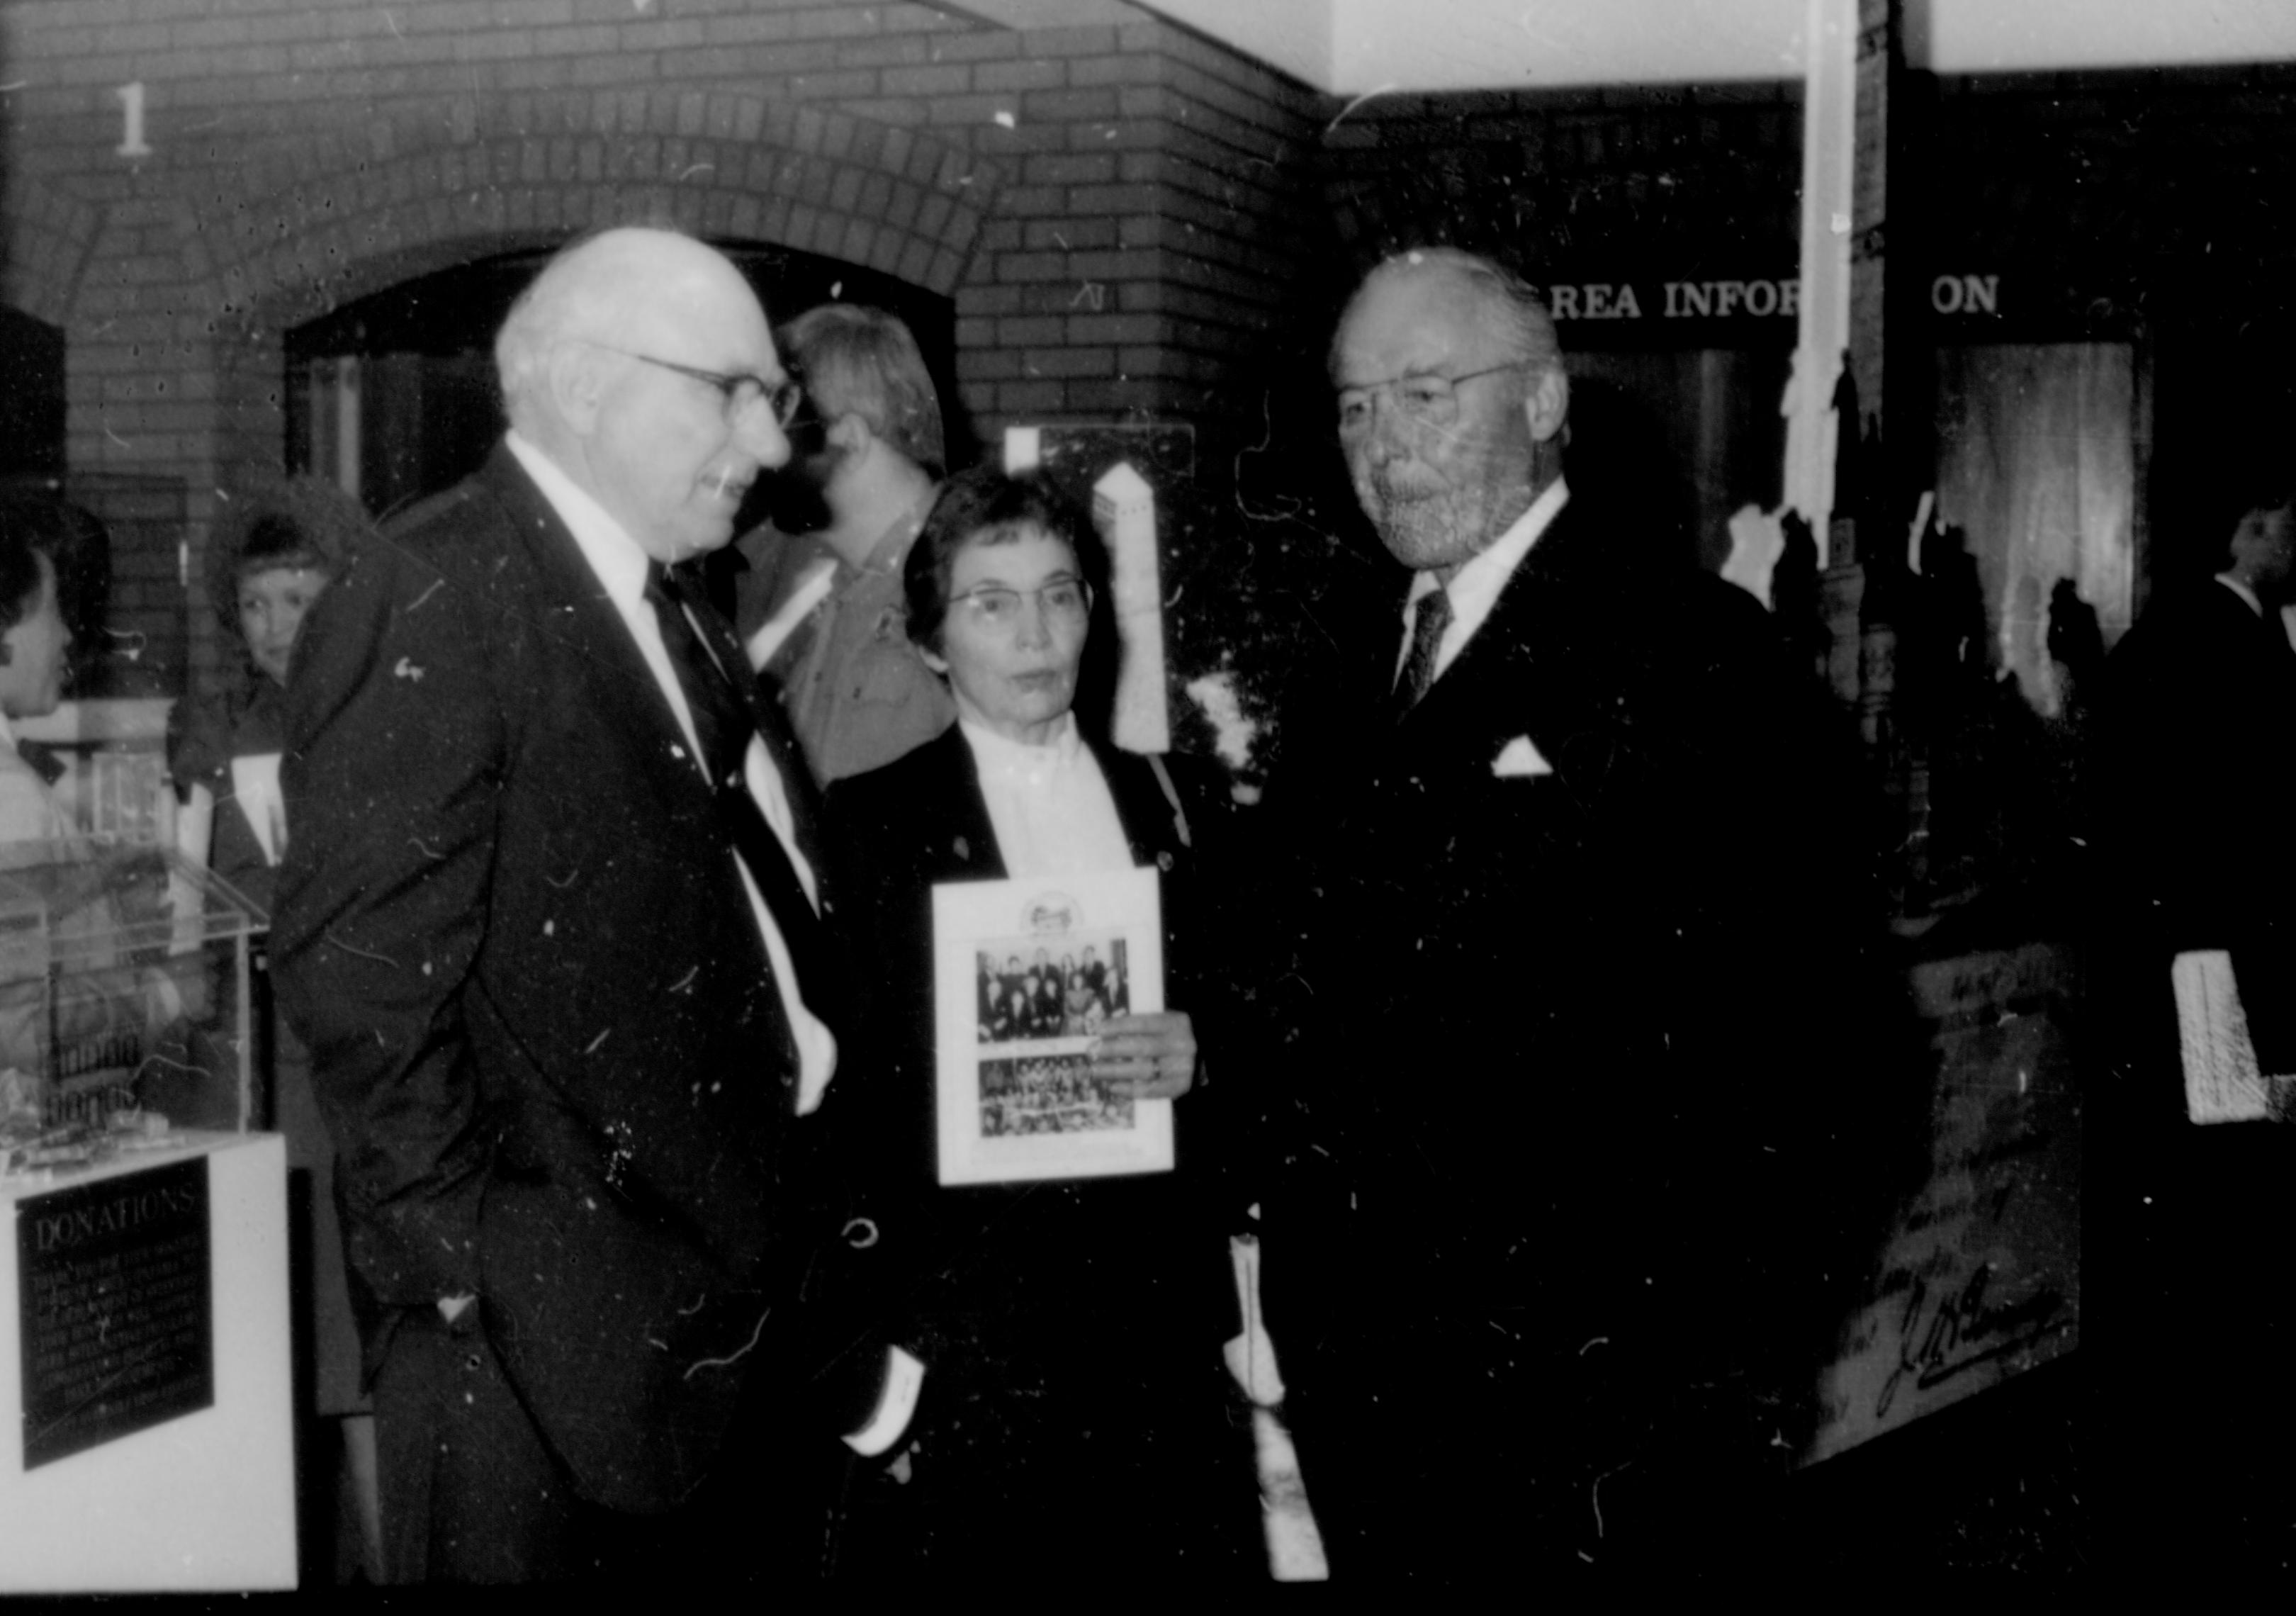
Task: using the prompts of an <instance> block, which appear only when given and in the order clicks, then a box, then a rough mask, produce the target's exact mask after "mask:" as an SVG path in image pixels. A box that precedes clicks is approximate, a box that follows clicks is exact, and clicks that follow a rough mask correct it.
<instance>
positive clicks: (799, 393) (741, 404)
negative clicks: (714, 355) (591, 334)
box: [593, 342, 805, 426]
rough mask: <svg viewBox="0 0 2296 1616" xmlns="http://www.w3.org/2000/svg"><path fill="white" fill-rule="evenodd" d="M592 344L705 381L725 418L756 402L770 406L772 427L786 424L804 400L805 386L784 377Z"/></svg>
mask: <svg viewBox="0 0 2296 1616" xmlns="http://www.w3.org/2000/svg"><path fill="white" fill-rule="evenodd" d="M593 346H594V347H598V348H603V349H605V350H606V351H607V352H608V353H610V354H619V355H621V356H622V357H623V358H625V359H635V360H637V361H638V362H639V363H640V364H643V365H657V366H659V367H660V368H661V369H663V370H666V371H675V372H676V373H678V374H679V375H681V376H690V377H692V378H693V380H694V381H701V382H706V383H707V384H709V386H711V387H714V388H716V389H717V396H718V397H719V398H722V399H724V400H725V404H726V420H728V421H739V420H740V419H741V418H742V416H744V415H746V414H749V413H750V411H751V410H752V409H754V408H756V407H757V406H758V405H760V404H765V405H768V406H771V407H772V409H773V412H774V423H775V425H776V426H787V425H788V424H789V423H790V422H792V421H794V420H796V419H797V413H798V411H799V408H800V407H801V406H803V405H804V403H805V389H804V388H802V387H800V386H799V385H798V383H797V382H796V381H792V380H791V379H790V378H789V377H787V376H784V377H783V378H782V379H781V380H780V381H767V380H766V379H765V378H764V377H763V376H752V375H748V374H745V373H737V374H734V375H727V374H726V373H724V372H722V371H714V370H701V369H699V368H697V367H695V366H693V365H678V364H676V363H674V362H673V361H671V360H668V359H657V358H655V357H653V356H652V354H642V353H639V352H637V351H636V350H635V349H627V348H616V347H615V346H614V345H613V344H612V343H611V342H599V343H594V345H593Z"/></svg>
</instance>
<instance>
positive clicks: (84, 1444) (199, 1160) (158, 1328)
mask: <svg viewBox="0 0 2296 1616" xmlns="http://www.w3.org/2000/svg"><path fill="white" fill-rule="evenodd" d="M16 1255H17V1276H18V1297H17V1305H18V1308H20V1310H21V1323H22V1332H23V1335H22V1340H23V1371H24V1468H25V1469H26V1470H28V1471H29V1470H31V1469H33V1468H35V1467H36V1466H38V1465H41V1464H47V1463H49V1462H50V1461H52V1460H55V1459H61V1458H65V1457H68V1456H70V1455H72V1454H76V1453H78V1452H81V1451H82V1450H84V1449H86V1448H94V1447H97V1446H99V1445H100V1444H102V1443H105V1442H109V1441H112V1440H115V1439H117V1438H119V1437H124V1436H127V1435H129V1434H130V1433H132V1432H135V1431H142V1430H144V1429H146V1428H147V1427H150V1426H153V1425H158V1424H161V1423H165V1422H167V1421H168V1420H172V1419H174V1418H176V1416H178V1415H184V1414H189V1413H191V1412H193V1410H195V1409H200V1408H207V1407H212V1406H213V1405H214V1403H215V1317H214V1308H213V1301H212V1294H213V1285H212V1269H213V1253H212V1251H211V1248H210V1244H209V1232H208V1163H207V1159H206V1158H205V1157H204V1156H200V1157H195V1158H193V1159H192V1160H190V1161H176V1162H171V1163H169V1164H168V1165H167V1166H164V1167H155V1168H152V1169H149V1170H148V1171H145V1172H140V1173H130V1174H126V1175H123V1176H119V1177H108V1178H102V1179H98V1180H96V1181H95V1182H94V1183H90V1184H82V1185H73V1186H71V1187H70V1188H66V1189H60V1190H57V1191H54V1192H53V1193H52V1194H45V1195H40V1196H36V1197H29V1198H27V1199H25V1200H23V1201H21V1202H19V1203H18V1205H17V1211H16Z"/></svg>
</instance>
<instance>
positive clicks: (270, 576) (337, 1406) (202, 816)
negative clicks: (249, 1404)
mask: <svg viewBox="0 0 2296 1616" xmlns="http://www.w3.org/2000/svg"><path fill="white" fill-rule="evenodd" d="M370 532H371V529H370V527H369V524H368V521H367V517H366V513H365V511H363V510H362V509H361V508H360V507H359V505H358V504H357V502H356V501H355V500H353V499H352V498H351V497H350V496H348V495H347V494H345V493H343V492H342V491H341V490H340V489H339V488H336V487H334V485H332V483H328V482H325V481H323V480H320V479H318V478H316V477H308V476H305V477H297V478H293V479H291V480H287V481H285V482H283V483H278V484H274V485H271V486H268V487H266V488H259V489H258V490H256V491H254V492H253V493H251V494H248V495H242V496H240V497H239V498H237V499H235V500H234V501H233V502H232V504H231V505H230V506H229V507H228V508H227V509H226V511H225V514H224V517H223V520H222V521H221V522H220V523H219V524H218V529H217V533H216V535H215V539H214V543H213V546H212V548H211V549H210V550H209V566H208V589H209V598H210V600H211V601H212V602H213V603H214V605H215V608H216V613H217V616H218V617H219V618H221V619H222V620H223V623H224V625H225V628H226V629H227V630H228V631H229V633H230V636H231V637H232V638H233V639H234V640H236V642H237V643H238V644H239V645H240V646H241V647H242V650H243V651H244V652H245V653H246V654H245V660H244V661H243V662H242V665H241V666H240V667H239V668H238V669H236V670H235V673H234V676H233V677H230V678H229V679H228V680H226V682H225V685H224V688H223V689H222V690H220V691H219V692H217V693H213V694H211V695H209V696H208V697H207V698H205V699H203V700H200V701H183V702H178V703H177V704H176V713H175V718H174V721H173V722H172V723H171V725H170V726H169V733H168V772H169V773H170V774H171V775H173V776H174V779H175V782H176V788H177V790H178V791H179V792H182V793H183V795H184V799H185V802H184V813H183V820H184V841H185V843H186V850H187V851H188V852H190V853H191V854H192V855H193V857H199V856H200V855H201V854H202V853H204V854H205V856H206V858H207V862H208V865H209V868H210V869H212V870H213V871H214V872H215V873H216V874H218V875H220V876H222V877H223V878H224V880H225V881H226V882H230V884H231V885H232V886H233V887H234V888H235V889H237V890H238V891H239V892H240V893H241V894H242V895H243V896H244V897H246V898H248V899H249V900H250V902H252V903H253V904H254V905H255V906H256V907H257V908H258V909H260V910H261V911H263V913H264V915H266V917H267V916H268V915H269V914H270V911H271V905H272V898H273V890H274V888H275V885H276V883H277V878H278V866H279V860H280V857H281V856H282V855H283V853H284V852H285V850H286V845H287V820H286V808H285V804H284V803H283V800H281V797H280V793H279V762H280V754H281V751H282V749H283V746H284V744H285V736H284V733H283V722H284V713H285V708H284V696H285V693H286V687H287V672H288V667H289V663H290V661H291V657H292V654H293V652H294V649H295V640H296V636H297V635H298V634H299V632H300V630H301V628H302V624H303V614H304V613H305V612H306V611H309V610H310V607H311V604H312V603H313V602H315V601H316V600H317V599H318V597H319V595H320V593H321V592H322V591H323V590H324V589H325V588H326V587H327V584H328V581H329V580H330V579H331V578H333V577H334V575H335V574H336V573H337V572H338V571H339V570H341V568H342V567H343V566H344V564H345V563H346V562H348V561H349V559H350V557H351V554H352V553H353V551H354V550H355V549H356V548H357V546H358V545H359V544H360V543H361V542H363V541H364V539H365V537H367V536H368V534H369V533H370ZM202 825H205V826H207V827H210V828H209V829H208V830H207V831H206V833H205V834H204V835H203V834H202V833H201V826H202ZM202 842H204V844H205V845H204V846H202V845H201V843H202ZM261 1004H262V1012H261V1013H262V1015H263V1021H264V1025H265V1031H266V1034H267V1039H266V1041H267V1042H268V1044H269V1046H270V1049H271V1053H272V1059H271V1071H272V1091H271V1092H272V1121H273V1126H275V1127H276V1128H278V1129H279V1131H280V1132H281V1133H282V1134H283V1135H285V1136H286V1138H287V1166H288V1172H289V1178H290V1182H291V1190H290V1197H289V1199H290V1203H291V1206H293V1207H294V1208H295V1210H296V1211H297V1213H298V1222H299V1225H300V1226H299V1228H298V1229H297V1230H296V1231H295V1235H296V1239H297V1241H298V1243H300V1244H305V1245H307V1249H308V1251H309V1262H308V1276H309V1283H308V1286H307V1289H303V1290H302V1292H301V1294H299V1296H298V1298H297V1303H298V1305H297V1308H296V1329H297V1333H298V1334H299V1336H300V1337H301V1338H302V1344H301V1345H300V1346H299V1358H307V1360H308V1362H309V1363H310V1366H311V1404H310V1407H309V1409H308V1411H307V1412H308V1413H309V1414H310V1415H316V1419H317V1421H318V1422H319V1424H318V1432H319V1435H320V1437H321V1440H320V1441H319V1442H318V1443H316V1445H315V1447H316V1452H317V1453H319V1454H320V1455H321V1456H322V1462H321V1463H320V1464H315V1465H313V1466H311V1473H312V1474H313V1476H314V1477H324V1476H327V1475H328V1474H330V1472H331V1471H332V1472H335V1473H336V1474H337V1476H338V1481H337V1485H336V1487H335V1488H334V1489H311V1490H312V1491H313V1493H314V1495H315V1496H316V1497H318V1498H319V1499H320V1500H321V1501H323V1502H324V1501H327V1500H329V1499H331V1498H332V1499H333V1500H334V1503H335V1509H336V1511H337V1512H338V1515H340V1513H348V1514H349V1516H350V1517H351V1520H350V1522H343V1521H341V1520H340V1518H338V1519H334V1520H328V1519H326V1518H324V1517H323V1518H320V1519H318V1520H315V1521H313V1522H310V1524H311V1525H312V1526H313V1527H315V1528H317V1529H319V1530H322V1531H323V1532H324V1531H328V1530H332V1534H333V1538H334V1542H335V1544H336V1545H341V1546H347V1545H348V1533H347V1532H346V1531H345V1530H343V1528H344V1527H345V1526H347V1525H350V1524H352V1523H355V1524H356V1528H357V1542H358V1544H359V1552H358V1553H357V1554H347V1553H341V1552H338V1553H337V1554H336V1556H335V1561H336V1570H337V1580H339V1581H340V1580H347V1579H348V1572H349V1571H350V1570H351V1569H352V1567H353V1566H354V1564H356V1563H358V1562H359V1560H360V1559H361V1558H362V1557H364V1561H365V1568H366V1570H367V1571H368V1574H369V1578H370V1579H371V1580H372V1579H373V1570H374V1568H375V1567H376V1566H378V1565H379V1564H380V1560H379V1554H380V1542H381V1521H380V1517H379V1515H378V1513H377V1505H376V1494H375V1470H374V1420H373V1415H372V1414H371V1413H370V1412H369V1411H368V1410H369V1405H368V1403H367V1400H366V1399H365V1396H364V1395H363V1393H362V1392H361V1390H360V1389H359V1379H360V1375H359V1339H358V1331H357V1325H356V1324H355V1323H354V1321H353V1317H352V1312H351V1300H350V1291H349V1284H348V1278H347V1276H346V1271H345V1267H344V1264H343V1243H342V1231H341V1227H340V1224H339V1223H338V1221H337V1218H336V1216H335V1195H334V1147H333V1145H332V1143H331V1142H330V1141H329V1139H328V1137H327V1131H326V1125H325V1123H324V1121H323V1120H321V1118H320V1115H319V1107H318V1102H317V1100H316V1097H315V1096H314V1095H313V1093H312V1089H311V1063H310V1058H309V1056H308V1055H307V1054H306V1052H305V1051H304V1049H303V1048H302V1046H301V1045H299V1043H298V1042H297V1041H296V1039H295V1037H294V1035H293V1034H292V1033H291V1032H289V1031H288V1030H287V1028H286V1026H285V1024H284V1023H283V1022H282V1021H279V1020H278V1019H277V1017H276V1016H275V1015H273V1014H272V1013H270V1005H269V999H268V997H267V996H266V997H265V998H264V999H263V1000H262V1001H261ZM301 1276H302V1270H301V1265H299V1268H298V1277H299V1278H300V1277H301ZM329 1456H340V1460H339V1464H338V1463H337V1462H336V1461H335V1460H333V1459H332V1458H331V1457H329ZM346 1505H347V1506H348V1508H347V1510H346V1508H345V1506H346ZM320 1541H321V1543H322V1544H323V1545H324V1543H325V1541H326V1540H325V1538H321V1539H320Z"/></svg>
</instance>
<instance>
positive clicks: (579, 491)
mask: <svg viewBox="0 0 2296 1616" xmlns="http://www.w3.org/2000/svg"><path fill="white" fill-rule="evenodd" d="M503 443H504V446H505V447H508V448H509V450H510V452H511V453H512V455H516V456H517V457H518V463H519V464H520V465H521V466H524V467H525V468H526V474H527V475H528V476H529V477H531V478H532V479H534V486H535V487H536V488H540V489H541V490H542V496H543V497H544V498H545V499H546V500H548V501H549V502H550V506H551V509H553V510H554V511H556V512H557V513H558V517H559V520H560V521H563V522H564V523H565V524H566V530H567V531H568V532H570V533H571V534H573V535H574V543H575V544H576V545H577V546H578V547H579V548H580V549H581V552H582V559H583V560H584V561H586V562H589V563H590V570H591V571H593V572H594V573H596V574H597V575H598V582H599V583H601V584H603V585H604V586H605V590H606V596H607V598H608V599H609V600H611V601H612V602H613V603H614V606H615V608H616V610H618V611H620V612H621V614H622V615H623V617H625V618H629V617H634V616H635V615H636V613H637V612H638V611H639V610H640V609H641V608H644V609H645V611H646V615H647V617H648V619H651V618H652V615H653V613H652V608H650V607H645V575H646V562H648V561H650V560H651V559H652V557H650V556H648V555H647V554H646V553H645V552H644V550H642V549H640V548H639V547H638V541H637V540H635V539H634V538H632V537H630V536H629V535H628V534H627V533H625V532H623V531H622V524H621V523H619V522H618V521H615V520H614V519H613V518H612V517H611V516H610V515H608V514H607V513H606V507H605V506H603V505H602V504H599V503H598V502H597V501H596V500H594V499H593V498H591V497H590V496H589V494H588V493H587V492H586V491H585V490H584V489H583V488H582V487H581V486H580V485H579V484H578V483H577V482H576V481H575V480H573V479H572V478H571V477H569V476H568V475H566V473H565V472H562V471H561V470H560V469H559V467H558V463H557V462H556V461H554V460H553V459H551V458H550V456H549V455H545V454H544V453H543V452H542V451H541V450H540V449H537V448H536V447H534V446H533V445H532V444H530V443H529V442H528V441H527V440H526V439H523V438H521V437H520V436H519V435H518V434H517V433H516V432H509V433H506V434H504V438H503ZM688 727H691V726H688Z"/></svg>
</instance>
